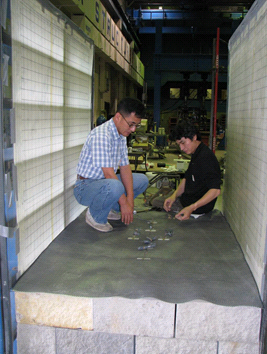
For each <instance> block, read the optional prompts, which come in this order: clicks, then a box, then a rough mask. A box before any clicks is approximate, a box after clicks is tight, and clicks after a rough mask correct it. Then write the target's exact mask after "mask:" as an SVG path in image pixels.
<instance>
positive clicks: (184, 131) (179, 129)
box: [169, 121, 201, 141]
mask: <svg viewBox="0 0 267 354" xmlns="http://www.w3.org/2000/svg"><path fill="white" fill-rule="evenodd" d="M195 135H196V136H197V140H199V141H201V135H200V133H199V130H198V126H197V125H195V124H192V123H191V122H188V121H184V122H181V123H178V124H177V125H176V126H175V128H174V129H173V131H172V132H171V133H170V136H169V139H170V140H171V141H176V140H181V138H183V137H184V138H189V139H191V140H193V138H194V136H195Z"/></svg>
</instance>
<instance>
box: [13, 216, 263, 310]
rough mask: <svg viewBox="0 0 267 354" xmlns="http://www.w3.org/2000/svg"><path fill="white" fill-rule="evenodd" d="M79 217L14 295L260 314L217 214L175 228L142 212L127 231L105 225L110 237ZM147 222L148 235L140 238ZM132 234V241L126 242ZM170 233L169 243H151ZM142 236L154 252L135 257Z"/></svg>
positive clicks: (245, 267) (244, 265)
mask: <svg viewBox="0 0 267 354" xmlns="http://www.w3.org/2000/svg"><path fill="white" fill-rule="evenodd" d="M84 218H85V213H83V214H82V215H81V216H80V217H79V218H77V219H76V220H75V221H73V222H72V223H71V224H70V225H69V226H68V227H67V228H66V229H65V230H64V231H63V232H62V233H61V234H60V235H59V236H58V237H57V238H56V240H54V241H53V242H52V244H51V245H50V246H49V247H48V248H47V249H46V250H45V251H44V252H43V253H42V254H41V255H40V257H39V258H38V259H37V261H36V262H35V263H34V264H33V265H32V266H31V267H30V268H29V270H28V271H27V272H26V273H25V274H23V275H22V277H21V278H20V279H19V281H18V282H17V284H16V285H15V290H17V291H25V292H45V293H55V294H65V295H73V296H83V297H113V296H121V297H126V298H131V299H137V298H145V297H147V298H156V299H159V300H162V301H166V302H171V303H182V302H188V301H191V300H197V299H200V300H206V301H208V302H211V303H214V304H217V305H225V306H255V307H261V301H260V297H259V294H258V289H257V286H256V284H255V281H254V278H253V276H252V274H251V272H250V269H249V267H248V265H247V263H246V261H245V259H244V256H243V253H242V251H241V249H240V247H239V245H238V243H237V241H236V239H235V237H234V235H233V233H232V231H231V229H230V227H229V225H228V223H227V222H226V220H225V218H224V217H223V216H222V215H221V213H220V212H218V211H216V210H215V211H213V212H212V213H211V214H210V215H205V216H202V217H200V218H198V219H193V218H190V220H187V221H183V222H181V221H178V220H174V219H173V218H171V219H170V215H169V214H167V213H166V212H164V211H162V212H157V211H149V212H143V213H138V214H137V215H136V216H135V220H134V223H133V224H131V225H130V226H125V225H123V224H122V223H121V222H120V221H114V222H111V223H112V225H113V226H114V231H112V232H110V233H100V232H98V231H95V230H93V229H92V228H91V227H90V226H88V225H87V224H86V223H85V221H84ZM149 222H152V224H151V225H152V230H156V231H146V230H150V228H149ZM137 228H138V229H139V231H140V236H139V240H133V239H129V238H132V237H133V236H134V231H135V230H136V229H137ZM170 229H172V230H173V236H172V237H170V238H169V240H161V241H160V240H158V239H159V238H164V236H165V230H170ZM147 237H153V238H154V237H156V238H157V240H156V241H155V242H156V247H155V248H154V249H152V250H149V251H146V252H145V251H138V247H139V246H142V245H143V241H144V240H145V239H146V238H147ZM167 238H168V237H167Z"/></svg>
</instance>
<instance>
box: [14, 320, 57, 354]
mask: <svg viewBox="0 0 267 354" xmlns="http://www.w3.org/2000/svg"><path fill="white" fill-rule="evenodd" d="M17 330H18V331H17V343H18V350H17V351H18V353H19V354H48V353H49V354H56V353H57V352H56V335H55V328H52V327H44V326H33V325H28V324H21V323H18V326H17Z"/></svg>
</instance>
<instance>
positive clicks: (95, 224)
mask: <svg viewBox="0 0 267 354" xmlns="http://www.w3.org/2000/svg"><path fill="white" fill-rule="evenodd" d="M85 221H86V222H87V224H88V225H90V226H92V227H93V228H94V229H96V230H98V231H101V232H109V231H112V230H113V227H112V226H111V225H110V223H108V222H107V223H106V224H99V223H98V222H96V221H95V220H94V219H93V217H92V215H91V214H90V211H89V208H88V209H87V212H86V214H85Z"/></svg>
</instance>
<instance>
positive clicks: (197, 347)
mask: <svg viewBox="0 0 267 354" xmlns="http://www.w3.org/2000/svg"><path fill="white" fill-rule="evenodd" d="M135 353H136V354H151V353H153V354H167V353H168V354H192V353H197V354H217V342H215V341H210V342H208V341H206V342H205V341H195V340H186V339H175V338H173V339H165V338H151V337H136V352H135ZM228 354H229V353H228Z"/></svg>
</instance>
